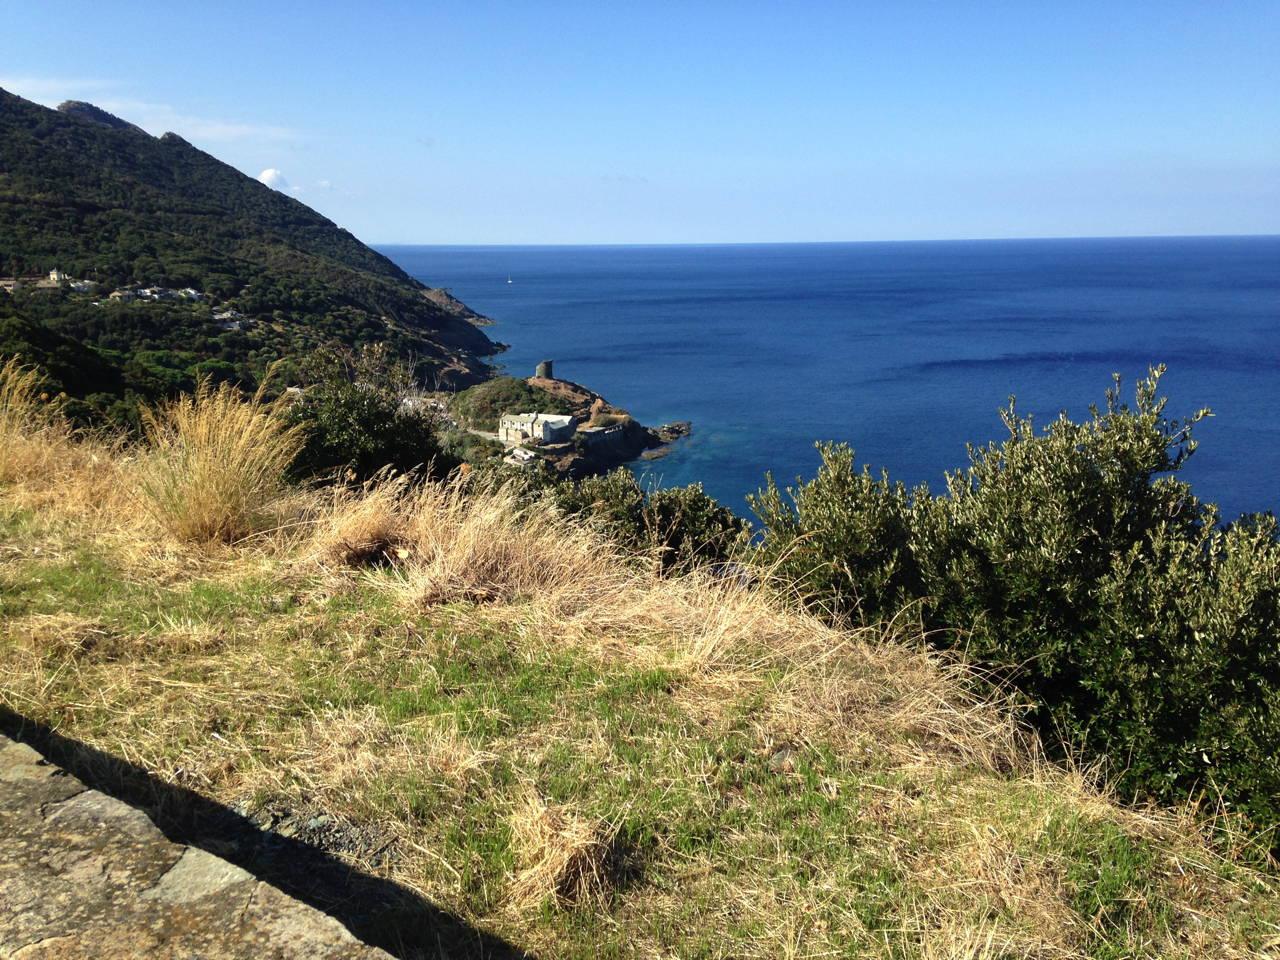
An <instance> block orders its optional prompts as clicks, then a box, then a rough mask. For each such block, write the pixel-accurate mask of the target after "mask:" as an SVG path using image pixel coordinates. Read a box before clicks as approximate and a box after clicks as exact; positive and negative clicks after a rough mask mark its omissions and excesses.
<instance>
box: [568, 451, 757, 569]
mask: <svg viewBox="0 0 1280 960" xmlns="http://www.w3.org/2000/svg"><path fill="white" fill-rule="evenodd" d="M551 496H552V499H553V500H554V501H555V502H556V504H557V506H559V507H560V509H561V510H562V511H564V512H565V513H566V514H568V515H569V516H576V517H590V518H592V519H594V520H595V521H596V522H597V523H599V524H600V525H601V527H602V529H603V530H604V532H605V533H606V534H607V535H608V536H609V537H610V538H611V539H613V540H614V541H615V542H617V543H618V544H619V545H621V546H622V547H624V548H625V549H627V550H629V551H631V552H633V553H642V554H646V555H651V556H656V557H657V558H658V559H659V562H660V564H661V567H662V569H663V570H664V571H670V570H673V569H677V568H680V569H684V568H688V567H691V566H695V565H698V564H701V563H713V562H719V561H725V560H728V559H729V558H730V557H731V556H732V555H733V554H734V552H735V550H736V548H738V547H739V546H741V545H742V543H743V541H744V537H745V533H746V529H747V525H746V523H745V522H744V521H743V520H742V519H741V518H739V517H737V516H735V515H734V513H733V512H732V511H731V510H729V509H728V508H727V507H723V506H721V505H720V504H718V503H716V501H715V500H713V499H712V498H711V497H709V496H707V495H706V494H705V493H704V492H703V490H702V485H701V484H697V483H695V484H691V485H690V486H687V487H674V488H670V489H661V488H655V489H652V490H650V491H648V492H646V491H645V490H644V489H642V488H641V486H640V482H639V481H638V480H637V479H636V477H635V474H633V473H632V472H631V471H630V470H627V469H626V468H625V467H619V468H618V469H616V470H614V471H613V472H611V473H608V474H606V475H604V476H600V477H588V478H586V479H583V480H579V481H577V482H576V483H570V482H565V483H561V484H558V485H556V486H554V487H552V488H551Z"/></svg>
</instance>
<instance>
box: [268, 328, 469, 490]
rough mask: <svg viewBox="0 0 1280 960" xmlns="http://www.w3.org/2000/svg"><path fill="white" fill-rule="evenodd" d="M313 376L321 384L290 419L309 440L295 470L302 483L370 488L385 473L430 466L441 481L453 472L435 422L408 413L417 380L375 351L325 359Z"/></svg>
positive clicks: (305, 396) (314, 385)
mask: <svg viewBox="0 0 1280 960" xmlns="http://www.w3.org/2000/svg"><path fill="white" fill-rule="evenodd" d="M311 373H312V375H313V376H314V377H315V382H314V383H312V384H311V385H310V386H309V387H308V388H307V390H306V391H305V392H304V393H303V395H302V397H301V398H300V399H298V400H297V401H296V402H294V403H293V405H292V406H291V407H290V408H289V414H288V419H289V422H290V423H291V424H294V425H296V426H298V427H299V428H300V429H301V430H302V433H303V437H304V443H303V447H302V452H301V453H300V454H299V456H298V459H297V462H296V464H295V472H296V473H297V474H298V475H299V476H321V475H332V474H334V473H337V472H340V471H341V472H347V473H349V474H351V475H352V476H353V477H354V479H357V480H367V479H369V478H371V477H373V476H374V475H375V474H377V473H378V472H379V471H381V470H382V469H384V468H386V467H391V468H392V469H394V470H396V471H399V472H401V473H404V472H407V471H409V470H413V469H415V468H417V467H420V466H426V467H428V468H429V469H432V470H435V471H436V472H438V473H443V472H447V470H448V469H449V468H450V467H452V466H453V465H454V463H455V461H454V460H453V459H452V458H450V457H446V456H444V454H443V452H442V450H441V446H440V441H439V439H438V438H437V436H436V431H435V427H434V426H433V424H432V422H431V420H430V419H429V418H428V417H427V416H426V415H425V414H423V413H422V412H420V411H418V410H416V409H410V408H408V407H405V406H404V405H402V402H401V398H402V397H403V395H404V392H405V390H406V389H407V388H408V385H409V384H410V383H411V382H412V381H411V378H409V377H408V376H407V375H405V374H404V373H403V372H402V371H400V370H398V369H396V368H395V367H394V366H391V367H389V366H388V363H387V361H386V359H385V357H383V356H382V355H380V354H379V353H377V352H376V351H365V352H364V353H362V354H349V355H340V354H337V353H330V354H327V355H325V356H322V357H321V358H319V359H318V360H317V361H315V362H314V363H313V365H312V367H311Z"/></svg>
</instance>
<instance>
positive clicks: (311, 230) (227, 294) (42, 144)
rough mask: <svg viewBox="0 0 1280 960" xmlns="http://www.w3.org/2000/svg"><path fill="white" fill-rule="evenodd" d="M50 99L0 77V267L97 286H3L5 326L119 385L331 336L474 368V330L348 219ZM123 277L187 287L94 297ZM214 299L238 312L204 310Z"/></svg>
mask: <svg viewBox="0 0 1280 960" xmlns="http://www.w3.org/2000/svg"><path fill="white" fill-rule="evenodd" d="M65 107H66V109H65V110H64V111H57V110H50V109H47V108H45V107H42V106H39V105H37V104H34V103H30V102H28V101H26V100H23V99H22V98H20V97H17V96H14V95H12V94H10V93H7V92H5V91H2V90H0V158H3V162H2V163H0V275H4V276H9V277H18V276H30V275H45V274H47V273H48V271H50V270H52V269H54V268H57V269H59V270H61V271H63V272H64V273H66V274H67V275H68V276H69V277H72V278H76V279H83V280H89V281H94V282H96V283H97V284H98V288H97V291H96V293H95V295H94V296H88V295H84V294H83V293H74V292H72V291H71V290H69V289H68V288H66V287H65V286H64V287H63V288H60V289H59V288H54V289H33V288H30V287H29V288H27V289H21V288H20V289H19V290H17V291H15V292H14V293H13V294H12V296H11V297H10V298H9V299H8V300H7V302H4V303H3V304H0V306H2V307H3V309H0V317H10V318H12V317H13V316H15V315H17V316H19V317H21V319H22V321H23V323H21V324H18V323H15V322H13V321H12V319H10V320H9V321H4V320H0V323H5V327H4V335H5V338H6V339H7V340H14V339H16V338H17V337H18V335H19V334H20V332H21V331H22V330H24V329H26V328H27V327H26V325H27V324H35V325H37V326H38V327H40V328H43V329H44V330H47V331H48V332H49V333H51V334H55V335H61V336H65V337H69V338H70V339H72V340H74V341H77V342H78V343H80V344H81V345H83V346H84V347H86V348H89V349H91V350H94V351H99V352H100V353H99V355H100V356H101V357H103V358H104V359H105V360H106V361H107V362H109V363H111V364H113V365H116V366H118V367H121V368H123V367H124V366H128V365H130V364H132V366H133V367H134V368H135V370H134V372H133V375H129V376H124V377H123V378H122V379H121V382H133V381H137V383H136V384H135V385H136V386H140V385H142V384H143V383H144V382H149V381H154V382H151V383H150V386H152V387H155V386H157V385H159V386H160V387H161V388H163V387H164V386H165V385H167V386H169V387H171V388H182V387H186V386H189V385H190V383H191V382H192V381H193V379H194V378H196V377H198V376H199V375H200V374H201V373H209V374H211V375H213V376H215V377H217V378H224V379H237V380H240V381H243V382H246V383H253V382H254V381H255V380H256V379H257V378H258V377H260V376H261V374H262V372H263V371H264V370H265V369H266V367H267V366H268V365H269V364H271V363H272V362H274V361H276V360H281V359H283V360H285V361H286V366H287V365H288V363H289V362H291V361H293V360H295V359H297V358H299V357H301V356H304V355H305V354H306V353H307V352H309V351H311V350H313V349H315V348H317V347H319V346H321V345H324V344H334V343H340V344H344V345H347V346H358V345H361V344H366V343H372V342H386V343H388V344H389V345H390V346H391V348H392V349H393V350H394V352H395V353H397V354H398V355H400V356H402V357H403V358H405V359H412V360H413V361H414V362H415V363H416V365H417V367H418V373H419V375H420V376H421V377H422V379H423V380H424V381H425V382H427V383H430V384H433V385H434V384H435V383H445V384H450V383H456V384H465V383H474V382H476V381H478V380H479V379H483V378H484V376H486V375H487V369H486V368H485V366H484V364H483V361H482V359H481V358H482V357H484V356H486V355H488V354H490V353H492V352H493V350H494V346H493V344H492V343H491V342H490V341H489V340H488V338H487V337H485V335H484V334H483V332H481V331H480V330H479V329H477V328H476V327H475V325H474V324H472V323H470V322H468V321H467V320H466V319H464V318H463V317H462V316H460V315H459V314H458V313H457V312H456V311H450V310H448V309H443V308H442V307H441V306H440V305H439V304H437V303H434V302H432V301H431V300H429V299H428V298H427V296H426V293H427V290H428V288H426V287H424V286H423V285H422V284H420V283H419V282H417V281H416V280H414V279H412V278H411V277H409V276H408V275H407V274H405V273H404V271H402V270H401V269H400V268H399V267H397V266H396V265H395V264H394V263H392V262H391V261H390V260H388V259H387V258H386V257H384V256H382V255H381V254H379V253H377V252H376V251H374V250H372V249H370V248H369V247H367V246H365V245H364V244H363V243H361V242H360V241H359V240H357V239H356V238H355V237H354V236H352V235H351V234H350V233H349V232H348V231H346V230H343V229H341V228H340V227H338V226H336V225H335V224H334V223H332V222H331V221H329V220H328V219H326V218H325V217H323V216H321V215H320V214H318V213H316V212H315V211H314V210H312V209H310V208H309V207H307V206H306V205H305V204H303V203H300V202H299V201H298V200H296V199H294V198H292V197H289V196H287V195H285V194H283V193H280V192H278V191H276V190H273V189H271V188H270V187H267V186H266V185H264V184H262V183H259V182H258V181H257V180H254V179H253V178H251V177H248V176H246V175H245V174H243V173H241V172H240V171H238V170H236V169H235V168H233V167H231V166H229V165H228V164H225V163H223V162H221V161H220V160H217V159H216V158H214V157H212V156H210V155H209V154H207V153H204V152H203V151H201V150H199V149H197V148H195V147H193V146H192V145H191V144H189V143H187V142H186V141H185V140H183V139H182V138H181V137H178V136H177V135H175V134H172V133H168V134H165V135H164V136H162V137H158V138H157V137H152V136H150V135H148V134H147V133H145V132H144V131H141V130H140V129H138V128H136V127H133V126H132V125H130V124H127V123H124V122H121V121H118V120H116V118H112V117H111V116H110V115H109V114H104V113H102V112H101V111H96V110H94V109H93V108H89V106H88V105H86V104H68V105H65ZM111 121H115V122H111ZM131 286H153V287H163V288H175V289H180V288H192V289H194V290H196V291H199V292H200V294H201V295H202V296H201V298H200V299H199V300H198V301H192V302H135V303H121V302H115V301H110V300H108V299H107V294H108V293H110V292H111V291H112V290H116V289H121V288H127V287H131ZM3 297H4V294H0V299H3ZM228 310H230V311H234V312H235V314H236V315H237V317H239V316H243V318H244V322H243V323H239V324H228V323H225V322H222V323H219V322H218V321H217V320H216V319H215V314H217V313H218V312H219V311H224V312H225V311H228ZM40 339H41V340H47V336H45V335H44V334H41V336H40ZM69 386H71V385H69ZM79 392H80V393H84V391H79Z"/></svg>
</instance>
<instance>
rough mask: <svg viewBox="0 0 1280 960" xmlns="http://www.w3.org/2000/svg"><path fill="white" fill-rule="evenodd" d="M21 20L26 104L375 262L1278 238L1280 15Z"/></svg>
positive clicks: (492, 7) (448, 14)
mask: <svg viewBox="0 0 1280 960" xmlns="http://www.w3.org/2000/svg"><path fill="white" fill-rule="evenodd" d="M195 6H197V5H195V4H190V5H188V4H173V3H164V4H160V3H123V2H120V3H114V2H107V0H97V2H94V3H63V2H56V0H47V2H45V3H41V4H39V5H38V10H35V9H33V8H32V7H31V5H30V3H29V0H21V2H17V0H0V14H2V15H3V20H2V22H3V23H4V33H5V42H4V48H5V52H4V54H3V58H2V59H0V86H3V87H4V88H5V89H8V90H10V91H12V92H15V93H18V94H20V95H22V96H26V97H28V98H30V99H33V100H37V101H39V102H41V103H46V104H50V105H53V104H56V103H58V102H59V101H61V100H63V99H67V98H75V99H83V100H89V101H92V102H94V103H97V104H99V105H101V106H103V107H105V108H107V109H109V110H111V111H112V112H114V113H118V114H120V115H122V116H124V117H126V118H127V119H130V120H133V121H134V122H137V123H139V124H140V125H142V126H143V127H145V128H146V129H148V130H150V131H152V132H154V133H161V132H163V131H165V130H174V131H176V132H177V133H179V134H181V135H182V136H184V137H186V138H187V139H189V140H191V141H192V142H193V143H195V144H196V145H197V146H200V147H202V148H204V149H206V150H209V151H210V152H211V153H213V154H215V155H216V156H218V157H220V158H222V159H224V160H226V161H228V162H229V163H232V164H234V165H235V166H237V167H238V168H239V169H241V170H243V171H245V172H246V173H249V174H251V175H254V176H256V175H258V174H259V173H260V172H261V171H263V170H266V169H274V170H278V171H279V172H280V174H281V175H282V177H283V180H282V181H280V180H277V181H276V182H277V183H278V184H279V185H280V186H281V187H282V188H284V189H289V190H291V191H292V192H294V193H295V194H296V195H297V196H298V197H299V199H301V200H303V201H304V202H306V203H308V204H310V205H311V206H313V207H315V208H316V209H318V210H320V211H321V212H322V213H324V214H326V215H327V216H330V217H332V218H333V219H334V220H336V221H337V222H338V223H340V224H342V225H343V226H346V227H348V228H350V229H351V230H352V231H354V232H355V233H356V234H357V235H358V236H360V237H361V238H362V239H365V240H367V241H370V242H375V243H378V242H381V243H392V242H405V243H610V242H614V243H627V242H748V241H793V240H794V241H801V240H880V239H885V240H889V239H940V238H957V237H1019V236H1102V235H1158V234H1204V233H1280V53H1278V51H1280V0H1269V2H1261V3H1250V2H1239V3H1235V2H1229V0H1224V2H1217V0H1213V2H1210V0H1198V2H1190V3H1182V2H1176V0H1164V2H1150V3H1138V2H1128V3H1126V2H1123V0H1111V2H1098V3H1093V2H1074V3H1060V2H1059V3H1049V2H1039V0H1021V2H1017V3H1008V4H1004V3H996V2H985V3H962V2H946V3H944V2H937V3H923V2H921V3H915V2H911V0H895V2H883V3H855V2H844V3H829V4H828V3H806V2H790V3H782V2H778V3H773V4H763V3H761V4H757V3H750V2H738V3H712V2H702V3H699V2H688V3H680V4H662V3H648V4H622V3H610V2H599V0H597V2H592V3H551V2H548V3H529V2H523V3H486V2H479V0H470V2H459V3H403V4H398V3H378V2H367V3H361V4H358V5H357V4H338V3H319V2H316V3H287V2H275V3H261V2H255V3H236V2H219V3H217V4H200V5H198V6H199V7H200V8H201V9H198V10H190V9H187V8H188V7H195Z"/></svg>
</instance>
